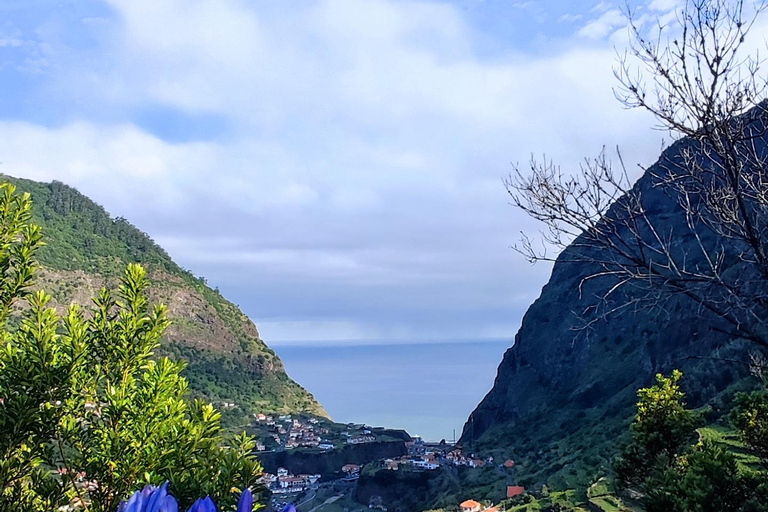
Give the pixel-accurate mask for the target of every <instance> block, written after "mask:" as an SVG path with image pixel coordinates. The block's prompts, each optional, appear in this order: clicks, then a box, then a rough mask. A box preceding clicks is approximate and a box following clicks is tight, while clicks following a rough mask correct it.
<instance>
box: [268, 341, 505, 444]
mask: <svg viewBox="0 0 768 512" xmlns="http://www.w3.org/2000/svg"><path fill="white" fill-rule="evenodd" d="M270 345H271V346H272V348H273V349H274V350H275V351H276V352H277V354H278V355H279V356H280V357H281V358H282V359H283V362H284V363H285V367H286V371H287V373H288V375H289V376H290V377H291V378H292V379H294V380H295V381H297V382H298V383H299V384H301V385H302V386H303V387H304V388H305V389H307V390H308V391H309V392H310V393H312V394H313V395H314V396H315V398H317V399H318V401H319V402H320V403H321V404H322V405H323V406H324V407H325V409H326V411H328V413H329V414H330V415H331V417H332V418H333V420H334V421H337V422H340V423H365V424H366V425H369V426H374V427H387V428H399V429H405V430H407V431H408V433H409V434H411V435H414V436H415V435H418V436H421V437H422V438H424V439H425V440H427V441H440V440H441V439H445V440H446V441H452V440H453V437H454V431H455V436H456V439H458V438H459V437H460V435H461V429H462V427H463V425H464V422H465V421H466V420H467V418H468V417H469V414H470V413H471V412H472V410H474V408H475V407H476V406H477V404H478V403H480V401H481V400H482V399H483V397H484V396H485V395H486V394H487V393H488V391H490V389H491V387H492V386H493V381H494V379H495V377H496V371H497V368H498V365H499V364H500V363H501V360H502V357H503V355H504V352H505V351H506V350H507V348H509V347H510V346H511V345H512V341H511V339H509V338H482V339H464V340H460V339H453V340H443V341H437V340H435V341H432V340H325V341H322V342H318V341H311V342H307V341H304V342H302V341H295V342H289V343H277V344H270Z"/></svg>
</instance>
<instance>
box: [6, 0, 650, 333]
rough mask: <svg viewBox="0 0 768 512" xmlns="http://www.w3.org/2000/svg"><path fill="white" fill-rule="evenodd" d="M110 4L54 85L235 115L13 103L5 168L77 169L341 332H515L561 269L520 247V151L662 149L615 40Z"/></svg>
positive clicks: (208, 259) (192, 256)
mask: <svg viewBox="0 0 768 512" xmlns="http://www.w3.org/2000/svg"><path fill="white" fill-rule="evenodd" d="M110 5H111V6H112V7H113V8H114V9H115V10H116V12H117V15H118V21H111V22H101V21H100V22H99V23H96V24H95V25H98V27H99V28H98V31H97V32H96V34H97V36H98V37H100V38H101V39H99V41H98V42H99V45H98V48H97V50H88V51H86V53H85V56H87V57H88V58H84V55H81V54H78V53H77V52H76V51H74V52H73V53H71V54H66V53H62V54H57V55H58V56H59V58H61V59H64V60H63V61H60V62H58V63H57V65H58V66H59V67H60V68H61V69H65V70H66V71H65V72H64V73H63V74H62V75H60V76H59V78H58V80H59V81H58V82H54V83H52V85H51V91H52V94H53V93H54V91H55V93H57V94H61V92H60V91H68V94H73V95H74V97H77V98H84V97H85V98H88V99H89V101H91V102H93V103H94V104H95V105H98V106H99V109H100V110H103V111H105V112H111V111H112V110H114V111H116V112H118V113H119V112H129V113H130V112H131V109H132V108H146V109H151V108H153V107H156V106H157V105H158V104H159V105H162V106H163V107H164V108H170V109H181V110H183V111H185V112H187V113H192V114H200V113H214V114H216V115H218V116H221V117H222V118H223V119H225V120H226V121H227V123H229V124H231V126H232V130H231V133H229V134H227V135H226V136H223V137H220V138H215V139H214V140H210V141H207V142H184V143H178V142H169V141H167V140H163V139H162V138H161V134H155V135H153V134H151V133H149V131H148V129H143V128H141V127H140V126H138V125H137V124H135V123H132V122H130V121H129V120H127V119H123V120H118V121H115V120H114V119H109V118H106V119H90V120H79V121H73V122H69V123H64V124H63V125H61V126H56V127H42V126H37V125H34V124H31V123H28V122H7V121H6V122H0V147H2V148H3V154H2V155H0V160H2V161H3V162H4V163H3V165H2V170H4V172H7V173H9V174H15V175H22V176H25V177H30V178H33V179H41V180H48V179H59V180H62V181H66V182H69V183H72V184H74V185H76V186H78V187H79V188H80V189H81V190H82V191H83V192H85V193H86V194H88V195H90V196H91V197H93V198H95V199H96V200H97V201H98V202H100V203H102V204H104V205H105V206H106V207H107V208H108V209H109V210H110V211H112V212H113V213H114V214H115V215H122V216H125V217H127V218H129V219H131V220H133V221H134V222H136V223H137V224H138V225H139V227H141V228H142V229H144V230H146V231H148V232H150V234H152V235H153V236H155V237H156V238H157V239H158V240H160V241H161V242H162V243H163V245H164V246H166V247H167V248H168V249H169V250H170V252H171V254H172V255H174V257H176V258H178V259H179V260H180V261H181V263H182V264H183V265H186V266H190V267H192V268H193V269H195V271H196V273H200V274H205V275H206V276H208V277H209V280H210V282H211V283H213V284H217V283H221V284H222V289H223V291H224V292H225V294H226V293H227V288H226V287H229V289H230V290H232V293H238V290H239V289H240V288H239V287H242V288H243V290H244V291H242V297H243V298H244V300H240V302H241V304H242V305H243V307H244V308H245V309H246V311H248V312H249V313H250V314H251V315H252V316H254V317H255V318H256V319H257V320H259V323H260V324H261V325H262V328H263V330H264V332H265V333H267V334H268V333H269V331H270V330H271V331H272V332H273V336H276V337H278V338H279V337H283V339H287V338H286V336H296V337H306V336H301V335H300V334H299V333H300V332H303V331H302V329H304V331H306V332H309V331H310V330H311V331H312V332H314V330H315V329H316V328H319V327H320V324H312V325H311V329H310V328H309V327H307V325H309V324H306V323H304V322H309V321H311V322H324V323H325V324H324V325H326V326H328V333H330V335H329V334H325V335H323V336H324V337H325V339H327V338H328V337H329V336H336V335H338V336H342V334H343V335H344V336H345V337H346V336H347V334H344V333H345V332H348V333H351V334H349V335H350V336H351V335H354V336H360V337H371V334H370V333H375V336H383V335H401V336H419V335H425V333H429V334H431V335H436V336H438V337H439V336H440V332H441V330H442V332H444V333H445V332H450V333H452V334H454V335H457V336H460V335H462V334H463V333H468V334H471V333H473V332H475V333H476V332H494V333H498V332H502V331H503V332H507V330H508V326H512V327H509V330H511V329H512V328H513V326H514V324H515V323H516V322H517V320H518V318H519V317H520V315H521V314H522V312H523V310H524V308H525V305H526V304H525V301H521V300H520V299H519V296H520V295H521V291H520V290H526V291H525V292H522V295H525V296H526V297H528V296H529V295H531V294H535V292H536V290H537V287H538V286H540V285H541V283H542V282H543V281H544V280H545V279H546V274H547V269H546V268H541V267H539V268H538V269H537V270H535V271H531V270H530V269H529V267H528V266H527V265H526V264H524V263H523V262H522V260H521V259H519V258H517V257H516V256H515V255H514V253H512V252H511V251H510V250H509V248H508V247H509V245H510V244H512V243H514V241H515V239H516V237H517V233H518V232H519V230H520V229H526V230H528V231H530V230H531V229H532V227H533V226H532V223H531V222H530V221H529V220H527V219H525V218H520V216H519V214H518V213H517V212H515V211H514V210H512V208H511V207H510V206H508V204H507V198H506V196H505V193H504V189H503V187H502V185H501V178H502V177H504V176H505V175H506V174H507V173H508V172H509V171H510V167H509V165H508V162H510V161H512V162H519V163H525V162H526V161H527V160H528V158H529V156H530V154H531V153H533V154H536V155H541V154H542V153H545V152H546V153H547V155H548V156H549V157H552V158H554V159H556V160H557V161H559V162H562V163H563V164H564V165H566V166H569V165H577V164H578V162H579V161H580V160H581V158H582V157H583V156H587V155H594V154H595V153H597V152H598V151H599V149H600V147H601V146H602V145H603V144H608V146H609V147H613V146H614V145H616V144H619V145H621V146H622V147H623V149H624V153H625V157H626V161H627V162H630V163H631V162H635V161H642V162H643V163H648V162H650V161H651V160H653V158H654V156H655V155H656V154H657V151H658V147H659V146H658V135H657V134H654V133H652V132H651V131H650V130H648V129H647V128H646V127H647V126H649V122H648V119H647V118H646V117H644V116H643V115H640V114H639V113H638V112H634V113H628V112H626V111H623V110H622V109H621V108H620V105H618V104H617V103H616V102H615V101H614V100H613V97H612V92H611V87H612V85H613V84H614V79H613V75H612V66H613V64H614V58H615V57H614V55H615V54H614V51H613V48H612V47H611V46H610V45H608V44H605V43H601V42H595V43H590V45H589V46H586V47H585V46H583V42H577V41H580V40H578V39H577V40H575V41H571V42H570V44H569V45H568V46H567V47H566V48H565V49H564V50H563V51H560V52H558V53H555V54H549V55H548V56H547V57H544V58H535V57H533V56H530V55H524V54H521V53H519V52H515V51H509V52H506V53H501V54H496V55H493V56H491V57H489V56H479V55H477V54H476V52H475V49H474V41H473V31H472V29H471V28H470V27H469V26H468V25H467V22H466V20H464V19H463V18H462V14H461V12H460V11H459V10H458V9H456V8H453V7H451V6H449V5H446V4H442V3H436V2H389V1H385V0H322V1H318V2H313V3H303V2H297V3H295V4H291V5H287V4H286V5H283V4H282V3H263V4H259V5H258V7H255V6H254V4H251V3H245V2H241V1H235V0H218V1H213V0H185V1H182V0H130V1H129V0H112V1H110ZM613 12H614V11H610V10H609V11H607V12H605V13H603V14H602V16H601V17H600V20H602V21H601V23H602V27H603V28H601V27H598V26H597V25H596V26H595V27H594V28H593V29H590V30H591V31H592V32H591V33H592V36H594V37H597V36H598V35H599V34H604V35H605V34H607V32H608V31H610V30H612V28H613V27H614V25H615V19H614V18H612V17H611V16H614V14H611V13H613ZM105 27H106V28H105ZM605 27H608V28H605ZM583 30H585V29H583ZM587 32H590V31H589V30H587ZM583 35H587V34H583ZM604 35H603V36H600V37H604ZM67 59H71V60H70V61H68V60H67ZM116 116H117V117H118V118H120V115H119V114H118V115H116ZM95 117H98V116H95ZM222 240H225V241H226V242H222ZM280 283H284V284H283V286H282V287H281V286H280ZM285 283H290V285H288V284H285ZM511 287H515V288H516V289H517V291H516V292H515V294H516V295H515V297H517V298H515V297H513V296H511V294H510V292H509V289H510V288H511ZM288 288H291V289H288ZM528 290H533V291H532V292H530V294H529V293H528ZM308 297H310V298H311V301H310V300H309V299H308ZM529 298H530V297H529ZM246 301H248V302H246ZM310 302H312V303H311V304H310ZM462 304H463V306H462ZM462 307H463V308H464V309H462ZM334 308H335V309H334ZM352 310H354V311H353V313H350V311H352ZM288 315H295V317H294V318H288V319H286V316H288ZM350 315H357V316H355V317H354V318H347V317H348V316H350ZM397 315H401V316H399V317H398V316H397ZM408 315H412V316H413V318H411V317H409V316H408ZM483 315H486V316H483ZM319 316H322V317H323V318H321V319H318V317H319ZM340 317H341V318H342V319H341V320H340V319H339V318H340ZM417 317H418V318H417ZM491 317H492V318H491ZM471 318H475V319H476V320H477V322H480V323H482V322H487V326H483V325H472V324H471V322H472V321H471ZM270 322H273V323H274V328H269V329H265V328H264V326H265V325H266V326H269V325H271V324H270ZM335 322H344V324H343V328H342V327H338V329H337V328H335V327H334V328H332V326H333V325H336V324H335ZM350 322H351V325H353V326H354V328H351V327H349V325H350ZM382 325H384V326H385V327H382ZM302 326H304V327H302ZM345 329H347V330H346V331H345ZM461 329H463V330H461ZM363 331H365V332H363ZM366 332H367V333H368V334H366ZM279 333H283V334H279ZM285 333H288V334H285ZM315 336H317V335H315Z"/></svg>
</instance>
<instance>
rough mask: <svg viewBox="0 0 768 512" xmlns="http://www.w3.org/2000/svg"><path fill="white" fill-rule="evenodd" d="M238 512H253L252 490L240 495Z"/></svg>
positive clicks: (246, 490)
mask: <svg viewBox="0 0 768 512" xmlns="http://www.w3.org/2000/svg"><path fill="white" fill-rule="evenodd" d="M237 512H253V493H252V492H251V490H250V489H245V490H244V491H243V492H242V493H241V494H240V500H239V501H238V502H237Z"/></svg>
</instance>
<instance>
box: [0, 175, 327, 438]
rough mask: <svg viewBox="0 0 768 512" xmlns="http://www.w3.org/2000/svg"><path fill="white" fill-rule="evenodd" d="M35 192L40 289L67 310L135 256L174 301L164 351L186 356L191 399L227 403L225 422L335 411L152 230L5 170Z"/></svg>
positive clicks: (161, 295) (113, 278) (69, 190)
mask: <svg viewBox="0 0 768 512" xmlns="http://www.w3.org/2000/svg"><path fill="white" fill-rule="evenodd" d="M0 181H3V182H9V183H11V184H12V185H14V186H16V187H17V189H18V191H20V192H29V193H30V194H31V196H32V201H33V206H32V222H34V223H36V224H39V225H40V226H41V227H42V229H43V235H44V240H45V241H46V246H44V247H42V248H41V249H40V251H39V254H38V259H39V262H40V265H41V269H40V271H39V272H38V277H37V282H36V285H35V288H42V289H45V290H46V291H47V292H49V293H50V294H51V295H52V297H53V300H52V305H53V306H54V307H57V308H58V309H63V308H65V307H66V305H68V304H70V303H71V302H77V303H80V304H89V303H90V300H91V297H92V296H93V295H94V294H95V292H97V291H98V290H99V289H100V288H101V287H103V286H114V285H115V284H116V283H117V280H118V278H119V276H120V275H121V274H122V272H123V271H124V269H125V266H126V265H127V264H128V263H129V262H138V263H141V264H143V265H144V266H145V267H146V268H147V273H148V277H149V280H150V282H151V284H152V286H151V288H150V297H151V299H152V300H153V301H156V302H164V303H165V304H166V305H167V306H168V312H169V317H170V318H171V320H173V323H172V325H171V326H170V327H169V329H168V330H167V332H166V334H165V336H164V337H163V340H162V342H161V346H160V350H159V352H160V353H161V354H163V355H169V356H171V357H173V358H176V359H184V360H186V361H187V368H186V370H185V371H184V375H185V377H187V379H188V380H189V382H190V390H191V392H192V395H193V396H196V397H200V398H204V399H206V400H209V401H212V402H213V403H214V404H215V405H217V406H219V408H221V409H222V412H223V414H224V419H225V423H227V424H228V425H245V424H247V423H248V422H249V421H250V419H249V418H250V415H251V414H253V413H256V412H276V413H294V412H295V413H298V412H305V413H310V414H315V415H318V416H324V417H328V414H327V412H326V411H325V409H323V407H322V406H321V405H320V404H319V403H318V402H317V400H315V398H314V397H313V396H312V395H311V394H310V393H309V392H307V391H306V390H305V389H303V388H302V387H301V386H300V385H299V384H297V383H296V382H294V381H293V380H291V379H290V377H288V375H287V374H286V373H285V367H284V365H283V362H282V360H281V359H280V358H279V357H278V356H277V354H276V353H275V352H274V351H273V350H272V349H271V348H269V347H268V346H267V345H266V343H264V341H263V340H262V339H261V337H260V335H259V331H258V329H257V327H256V326H255V325H254V324H253V322H252V321H251V320H250V319H249V318H248V317H247V316H246V315H245V314H243V313H242V311H240V309H239V308H238V307H237V306H236V305H235V304H232V303H231V302H229V301H228V300H226V299H225V298H224V297H223V296H222V295H221V294H220V293H219V291H218V290H213V289H211V288H210V287H209V286H208V285H207V284H206V282H205V280H204V279H202V278H198V277H196V276H194V275H193V274H192V273H191V272H189V271H187V270H185V269H183V268H182V267H180V266H179V265H178V264H176V263H175V262H174V261H173V260H172V259H171V257H170V255H168V253H167V252H166V251H165V250H164V249H163V248H162V247H160V246H159V245H158V244H156V243H155V242H154V241H153V240H152V239H151V238H150V237H149V236H148V235H147V234H146V233H144V232H142V231H141V230H139V229H138V228H136V227H135V226H133V225H132V224H131V223H130V222H128V221H127V220H126V219H124V218H121V217H118V218H112V217H111V216H110V215H109V213H108V212H107V211H106V210H105V209H104V208H103V207H101V206H100V205H98V204H96V203H95V202H93V201H92V200H91V199H89V198H88V197H86V196H85V195H83V194H81V193H80V192H78V191H77V190H76V189H74V188H73V187H70V186H68V185H65V184H63V183H61V182H58V181H53V182H51V183H40V182H36V181H32V180H27V179H22V178H15V177H12V176H8V175H0Z"/></svg>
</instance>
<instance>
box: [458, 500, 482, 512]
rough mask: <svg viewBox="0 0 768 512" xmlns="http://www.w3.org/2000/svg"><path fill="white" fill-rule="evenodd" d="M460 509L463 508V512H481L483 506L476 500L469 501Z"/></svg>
mask: <svg viewBox="0 0 768 512" xmlns="http://www.w3.org/2000/svg"><path fill="white" fill-rule="evenodd" d="M459 507H461V512H480V508H481V507H482V505H480V503H478V502H476V501H475V500H467V501H465V502H464V503H462V504H461V505H459Z"/></svg>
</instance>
